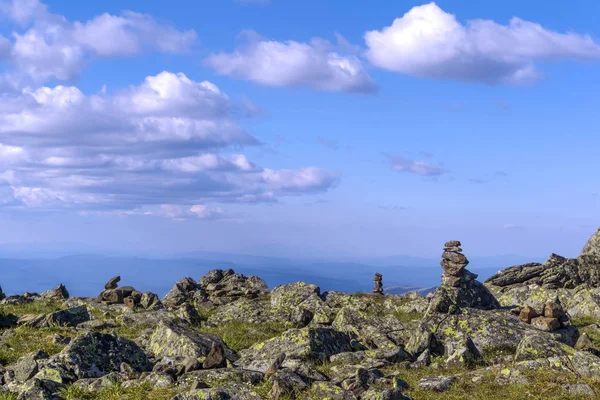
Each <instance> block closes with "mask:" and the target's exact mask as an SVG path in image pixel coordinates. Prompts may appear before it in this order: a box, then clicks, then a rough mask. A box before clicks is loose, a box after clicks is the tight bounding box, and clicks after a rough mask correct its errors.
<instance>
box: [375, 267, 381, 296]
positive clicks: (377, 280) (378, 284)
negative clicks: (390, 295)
mask: <svg viewBox="0 0 600 400" xmlns="http://www.w3.org/2000/svg"><path fill="white" fill-rule="evenodd" d="M373 283H374V286H373V293H375V294H383V275H381V274H380V273H379V272H377V273H375V278H374V279H373Z"/></svg>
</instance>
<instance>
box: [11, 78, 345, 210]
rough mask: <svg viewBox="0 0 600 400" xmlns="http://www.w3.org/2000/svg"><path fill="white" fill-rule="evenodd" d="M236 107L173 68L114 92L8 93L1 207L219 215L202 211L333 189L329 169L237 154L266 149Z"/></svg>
mask: <svg viewBox="0 0 600 400" xmlns="http://www.w3.org/2000/svg"><path fill="white" fill-rule="evenodd" d="M235 110H236V106H235V105H234V104H232V102H231V101H230V99H229V97H228V96H227V95H225V94H224V93H222V92H221V91H220V90H219V88H218V87H217V86H215V85H214V84H212V83H210V82H196V81H193V80H191V79H189V78H188V77H187V76H185V75H184V74H181V73H179V74H175V73H170V72H162V73H160V74H158V75H156V76H150V77H147V78H146V79H145V80H144V81H143V82H142V83H141V84H140V85H132V86H130V87H129V88H127V89H125V90H121V91H116V94H115V95H109V94H106V93H100V94H93V95H86V94H85V93H83V92H82V91H81V90H79V89H78V88H76V87H74V86H61V85H59V86H55V87H45V86H43V87H40V88H37V89H25V90H22V91H21V92H19V93H7V94H4V95H3V96H0V186H4V187H5V186H10V187H11V188H12V191H13V194H14V196H13V200H14V202H12V203H5V202H3V204H4V205H5V206H7V205H10V206H15V205H20V206H21V207H25V208H32V207H34V208H42V209H43V208H52V209H56V208H76V209H78V210H87V211H94V210H105V211H109V210H113V211H114V210H134V209H140V208H144V207H159V205H161V204H163V205H167V206H165V207H163V208H160V210H162V211H160V210H159V211H160V213H162V214H168V213H177V210H178V209H179V208H181V209H182V210H184V211H185V213H184V214H186V215H195V216H197V217H201V218H214V217H217V216H218V215H219V210H218V209H214V208H212V209H205V208H203V206H198V205H199V204H204V203H206V202H211V203H219V202H220V203H228V202H243V203H253V202H254V203H255V202H273V201H277V199H278V198H279V197H280V196H285V195H296V194H302V193H313V192H319V191H325V190H328V189H329V188H331V187H333V186H334V185H335V184H336V183H337V181H338V176H337V174H335V173H333V172H331V171H328V170H325V169H320V168H314V167H309V168H303V169H299V170H272V169H268V168H263V167H261V166H259V165H257V164H255V163H254V162H252V161H251V160H250V159H249V158H248V157H247V156H246V155H245V154H242V153H240V150H243V147H244V146H254V145H259V144H260V143H259V141H258V140H257V139H256V138H255V137H254V136H252V135H250V134H248V133H247V132H246V131H245V130H244V129H243V128H242V126H241V125H240V121H239V120H238V118H237V117H236V115H237V114H236V113H235ZM233 147H236V152H235V153H232V154H227V153H229V151H230V150H231V149H232V148H233ZM223 153H225V154H223ZM159 211H150V213H151V215H154V214H155V213H159ZM153 213H154V214H153Z"/></svg>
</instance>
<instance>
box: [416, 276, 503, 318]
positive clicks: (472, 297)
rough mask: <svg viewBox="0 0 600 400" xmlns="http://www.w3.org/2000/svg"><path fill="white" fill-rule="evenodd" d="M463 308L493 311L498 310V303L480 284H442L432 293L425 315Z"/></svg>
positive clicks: (471, 282)
mask: <svg viewBox="0 0 600 400" xmlns="http://www.w3.org/2000/svg"><path fill="white" fill-rule="evenodd" d="M465 307H467V308H478V309H482V310H493V309H496V308H500V303H498V300H496V298H495V297H494V295H493V294H492V293H491V292H490V291H489V290H488V288H486V287H485V285H483V284H482V283H481V282H478V281H476V280H470V281H461V282H458V283H455V286H449V285H444V284H442V285H441V286H440V287H438V288H437V289H436V290H435V291H434V292H433V296H432V298H431V301H430V303H429V308H428V310H427V313H432V312H440V313H449V312H453V311H455V310H457V309H461V308H465Z"/></svg>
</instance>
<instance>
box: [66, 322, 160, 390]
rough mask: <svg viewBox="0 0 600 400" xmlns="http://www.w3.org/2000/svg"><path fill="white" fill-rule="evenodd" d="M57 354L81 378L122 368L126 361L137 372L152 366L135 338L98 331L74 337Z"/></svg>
mask: <svg viewBox="0 0 600 400" xmlns="http://www.w3.org/2000/svg"><path fill="white" fill-rule="evenodd" d="M57 358H58V360H60V362H61V363H63V364H66V365H67V366H69V367H70V368H71V369H72V370H73V371H74V373H75V374H76V375H77V377H78V378H80V379H81V378H94V377H100V376H104V375H106V374H108V373H110V372H118V371H120V369H121V364H122V363H125V364H127V365H128V366H129V367H131V369H132V370H133V371H137V372H143V371H148V370H149V369H150V368H151V364H150V362H149V361H148V357H147V356H146V354H145V353H144V351H143V350H142V349H141V348H140V347H139V346H138V345H137V344H136V343H135V342H133V341H131V340H128V339H125V338H123V337H120V336H113V335H109V334H103V333H98V332H89V333H87V334H85V335H83V336H79V337H77V338H75V339H73V340H72V341H71V343H69V345H67V347H65V348H64V349H63V351H62V352H61V353H60V354H59V355H58V357H57Z"/></svg>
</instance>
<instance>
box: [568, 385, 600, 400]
mask: <svg viewBox="0 0 600 400" xmlns="http://www.w3.org/2000/svg"><path fill="white" fill-rule="evenodd" d="M563 389H564V390H565V392H567V393H569V394H571V395H574V396H577V397H589V398H596V392H594V389H593V388H592V387H591V386H590V385H587V384H584V383H574V384H568V385H565V386H563Z"/></svg>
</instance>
